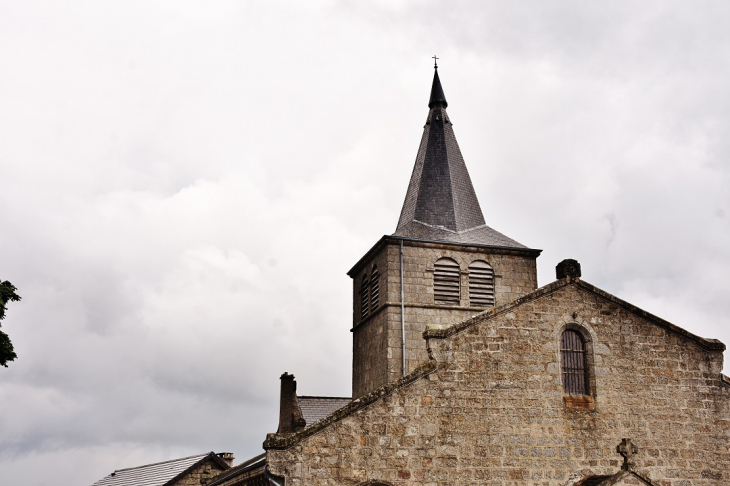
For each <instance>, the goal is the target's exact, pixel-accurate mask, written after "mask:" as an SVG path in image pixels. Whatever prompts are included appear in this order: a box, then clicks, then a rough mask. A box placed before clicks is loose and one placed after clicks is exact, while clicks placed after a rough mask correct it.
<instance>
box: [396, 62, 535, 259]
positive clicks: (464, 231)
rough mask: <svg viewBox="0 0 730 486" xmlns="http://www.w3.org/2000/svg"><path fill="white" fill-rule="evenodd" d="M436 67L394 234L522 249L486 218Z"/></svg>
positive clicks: (422, 238)
mask: <svg viewBox="0 0 730 486" xmlns="http://www.w3.org/2000/svg"><path fill="white" fill-rule="evenodd" d="M447 106H448V103H447V102H446V96H445V95H444V90H443V88H442V86H441V80H440V79H439V75H438V68H437V67H435V66H434V76H433V84H432V86H431V97H430V99H429V102H428V107H429V112H428V119H427V120H426V125H425V126H424V128H423V136H422V137H421V145H420V147H419V149H418V155H417V156H416V164H415V166H414V167H413V174H412V175H411V182H410V184H409V185H408V192H407V193H406V199H405V202H404V203H403V209H402V210H401V214H400V219H399V221H398V228H397V229H396V231H395V233H393V235H394V236H403V237H408V238H414V239H419V240H428V241H444V242H454V243H470V244H477V245H486V246H499V247H509V248H526V247H525V246H524V245H522V244H520V243H518V242H516V241H514V240H512V239H511V238H508V237H506V236H504V235H503V234H501V233H499V232H497V231H495V230H493V229H492V228H490V227H489V226H487V225H486V224H485V222H484V215H483V214H482V209H481V207H480V206H479V201H478V200H477V196H476V193H475V192H474V186H473V185H472V183H471V178H470V177H469V172H468V171H467V170H466V165H465V164H464V158H463V157H462V156H461V150H459V145H458V144H457V143H456V137H455V136H454V130H453V127H452V124H451V119H450V118H449V115H448V114H447V113H446V107H447Z"/></svg>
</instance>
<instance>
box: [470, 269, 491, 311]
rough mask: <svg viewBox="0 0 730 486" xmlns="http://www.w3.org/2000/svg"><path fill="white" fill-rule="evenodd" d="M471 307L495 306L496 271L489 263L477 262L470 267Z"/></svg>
mask: <svg viewBox="0 0 730 486" xmlns="http://www.w3.org/2000/svg"><path fill="white" fill-rule="evenodd" d="M469 305H470V306H472V307H490V306H493V305H494V270H493V269H492V267H491V265H489V263H487V262H485V261H482V260H477V261H475V262H473V263H472V264H471V265H469Z"/></svg>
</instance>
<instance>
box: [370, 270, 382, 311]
mask: <svg viewBox="0 0 730 486" xmlns="http://www.w3.org/2000/svg"><path fill="white" fill-rule="evenodd" d="M379 305H380V273H379V272H378V267H374V268H373V274H372V275H371V276H370V311H371V312H375V310H376V309H377V308H378V306H379Z"/></svg>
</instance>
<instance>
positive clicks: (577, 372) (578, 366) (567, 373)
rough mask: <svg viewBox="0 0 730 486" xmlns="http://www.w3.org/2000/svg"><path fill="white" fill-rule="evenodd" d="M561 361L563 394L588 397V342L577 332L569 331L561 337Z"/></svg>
mask: <svg viewBox="0 0 730 486" xmlns="http://www.w3.org/2000/svg"><path fill="white" fill-rule="evenodd" d="M560 361H561V367H562V370H563V392H564V393H565V394H566V395H588V373H587V366H586V342H585V339H583V336H581V334H580V333H579V332H577V331H573V330H572V329H567V330H566V331H564V332H563V335H562V336H561V337H560Z"/></svg>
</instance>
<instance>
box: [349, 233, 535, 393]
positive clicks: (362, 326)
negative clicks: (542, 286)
mask: <svg viewBox="0 0 730 486" xmlns="http://www.w3.org/2000/svg"><path fill="white" fill-rule="evenodd" d="M442 257H448V258H452V259H453V260H455V261H456V262H457V263H458V264H459V266H460V269H461V301H460V303H459V305H453V306H449V305H439V304H435V303H434V294H433V271H434V262H436V261H437V260H438V259H439V258H442ZM536 257H537V254H536V253H534V252H533V253H528V254H523V253H520V252H515V251H513V250H512V251H511V250H500V249H493V248H492V249H490V248H484V247H475V246H460V245H450V244H440V243H427V242H419V241H409V240H406V241H404V246H403V291H404V296H405V297H404V309H405V334H406V373H408V372H410V371H411V370H413V369H415V368H416V367H417V366H418V365H419V364H420V363H421V362H423V360H425V359H426V358H427V354H426V346H425V342H424V340H423V338H422V334H423V331H424V330H425V329H426V326H428V325H431V326H441V327H443V326H448V325H451V324H454V323H457V322H460V321H462V320H464V319H466V318H469V317H472V316H474V315H475V314H477V313H479V312H482V311H484V310H485V307H471V306H470V305H469V304H470V303H469V295H468V285H469V280H468V279H469V273H468V267H469V265H470V264H471V263H472V262H474V261H476V260H484V261H486V262H488V263H489V264H490V265H491V266H492V268H493V269H494V276H495V278H494V287H495V301H496V305H497V306H499V305H503V304H506V303H508V302H511V301H513V300H515V299H517V298H518V297H520V296H522V295H525V294H527V293H529V292H532V291H533V290H535V289H536V288H537V269H536V263H535V258H536ZM374 266H377V268H378V270H379V272H380V275H381V277H380V306H379V308H378V309H375V310H372V309H371V312H370V314H369V316H368V317H366V318H364V319H362V318H361V311H360V309H361V305H362V296H361V292H360V289H361V285H362V282H363V277H364V275H368V276H370V275H371V274H372V269H373V267H374ZM400 278H401V277H400V240H390V241H387V242H386V244H385V245H383V246H382V247H381V248H380V249H379V251H377V252H374V253H373V254H372V255H371V256H370V258H368V259H366V260H365V262H364V263H363V265H362V268H360V269H359V270H358V271H357V272H356V273H355V274H354V275H353V303H354V306H353V323H354V326H353V333H354V334H353V397H358V396H361V395H363V394H365V393H367V392H369V391H372V390H374V389H375V388H377V387H378V386H380V385H382V384H384V383H387V382H388V381H392V380H395V379H398V378H399V377H400V376H402V359H403V358H402V356H403V355H402V334H401V287H400Z"/></svg>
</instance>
